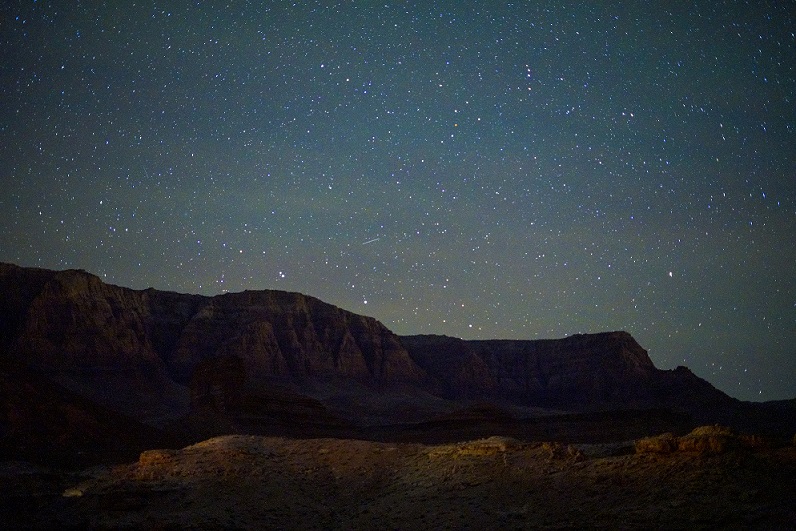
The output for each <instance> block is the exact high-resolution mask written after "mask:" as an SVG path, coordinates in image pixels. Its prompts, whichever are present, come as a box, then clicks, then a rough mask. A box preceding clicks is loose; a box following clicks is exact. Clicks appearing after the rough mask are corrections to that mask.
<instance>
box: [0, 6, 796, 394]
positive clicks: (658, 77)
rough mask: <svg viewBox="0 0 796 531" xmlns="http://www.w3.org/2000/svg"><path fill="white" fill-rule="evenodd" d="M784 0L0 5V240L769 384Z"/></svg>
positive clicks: (430, 327)
mask: <svg viewBox="0 0 796 531" xmlns="http://www.w3.org/2000/svg"><path fill="white" fill-rule="evenodd" d="M794 12H795V11H794V9H793V3H792V2H788V1H769V2H740V1H733V2H727V1H692V2H684V1H676V2H640V1H639V2H566V1H565V2H562V1H556V2H552V1H551V2H547V1H540V2H470V1H426V2H385V1H382V2H369V1H338V2H325V1H323V2H321V1H306V2H304V1H302V2H287V1H284V2H281V1H280V2H267V1H266V2H242V1H239V2H236V1H232V2H228V3H226V4H223V3H220V2H185V1H180V2H165V1H144V2H140V1H136V2H132V1H131V2H82V3H81V2H76V3H72V2H69V3H66V2H43V1H10V2H3V5H2V7H0V44H1V45H2V48H1V51H0V53H1V54H2V61H0V76H2V77H1V78H0V98H1V101H2V105H0V261H5V262H13V263H16V264H19V265H23V266H36V267H45V268H49V269H66V268H81V269H85V270H87V271H90V272H92V273H95V274H97V275H99V276H100V277H101V278H103V279H104V280H105V281H107V282H110V283H113V284H118V285H122V286H127V287H132V288H136V289H143V288H147V287H150V286H151V287H155V288H158V289H164V290H171V291H180V292H188V293H201V294H207V295H214V294H218V293H222V292H227V291H233V292H234V291H241V290H244V289H281V290H290V291H299V292H302V293H307V294H310V295H313V296H316V297H318V298H320V299H322V300H325V301H327V302H330V303H333V304H335V305H338V306H340V307H343V308H345V309H348V310H351V311H354V312H357V313H362V314H366V315H370V316H373V317H375V318H377V319H379V320H380V321H382V322H383V323H384V324H385V325H387V326H388V327H389V328H391V329H392V330H393V331H395V332H396V333H399V334H415V333H437V334H446V335H451V336H457V337H462V338H467V339H486V338H518V339H536V338H556V337H564V336H567V335H571V334H575V333H586V332H600V331H606V330H627V331H628V332H630V333H632V334H633V335H634V337H635V338H636V339H637V340H638V341H639V343H640V344H641V345H642V346H643V347H645V348H646V349H648V350H649V353H650V357H651V358H652V360H653V362H654V363H655V364H656V366H658V367H660V368H663V369H670V368H674V367H675V366H677V365H686V366H688V367H689V368H691V370H693V371H694V372H695V373H696V374H697V375H699V376H701V377H703V378H705V379H707V380H708V381H709V382H711V383H712V384H713V385H715V386H716V387H718V388H719V389H721V390H723V391H725V392H727V393H728V394H730V395H732V396H735V397H738V398H741V399H746V400H771V399H782V398H792V397H796V265H794V264H796V245H794V239H795V238H794V234H796V75H795V74H796V19H794V15H793V13H794Z"/></svg>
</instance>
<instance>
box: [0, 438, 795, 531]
mask: <svg viewBox="0 0 796 531" xmlns="http://www.w3.org/2000/svg"><path fill="white" fill-rule="evenodd" d="M0 480H2V481H3V483H4V484H5V486H6V487H5V488H4V492H5V494H4V497H3V501H2V502H1V503H2V505H0V509H2V512H1V513H0V514H2V515H3V516H2V519H3V520H5V522H4V527H6V528H95V529H96V528H147V529H169V528H195V529H199V528H201V529H209V528H225V529H235V528H238V529H241V528H247V529H256V528H260V529H527V528H572V527H590V528H595V527H597V528H645V529H648V528H690V529H700V528H731V529H732V528H735V529H748V528H758V529H763V528H765V529H789V528H790V529H792V528H793V526H794V524H796V507H794V505H793V500H794V499H796V498H795V497H794V494H796V447H795V446H793V444H791V441H788V442H787V443H784V444H780V445H773V446H772V444H771V443H770V442H769V441H765V440H762V439H760V438H755V437H743V436H737V435H735V434H733V433H731V432H729V430H726V429H723V428H719V427H706V428H699V429H697V430H695V431H694V432H692V433H691V434H689V435H686V436H682V437H675V436H673V435H671V434H666V435H661V436H657V437H650V438H645V439H640V440H636V441H626V442H619V443H605V444H581V445H566V444H561V443H552V442H521V441H519V440H517V439H513V438H509V437H489V438H485V439H479V440H474V441H469V442H462V443H453V444H436V445H428V444H419V443H380V442H369V441H361V440H347V439H333V438H318V439H290V438H284V437H261V436H249V435H228V436H220V437H214V438H212V439H209V440H206V441H203V442H200V443H198V444H194V445H191V446H188V447H185V448H183V449H180V450H176V449H160V450H148V451H145V452H143V453H141V455H140V457H139V459H138V460H137V461H136V462H133V463H129V464H123V465H116V466H112V467H108V466H97V467H91V468H87V469H83V470H80V471H72V472H69V473H66V472H63V471H61V472H56V471H53V470H48V469H46V468H41V467H36V466H33V465H29V464H23V463H12V462H8V463H5V464H3V465H2V467H1V468H0Z"/></svg>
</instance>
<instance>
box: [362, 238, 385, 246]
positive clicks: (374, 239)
mask: <svg viewBox="0 0 796 531" xmlns="http://www.w3.org/2000/svg"><path fill="white" fill-rule="evenodd" d="M380 239H381V238H373V239H372V240H368V241H366V242H365V243H363V244H362V245H367V244H369V243H373V242H377V241H379V240H380Z"/></svg>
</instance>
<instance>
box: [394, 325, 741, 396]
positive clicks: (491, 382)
mask: <svg viewBox="0 0 796 531" xmlns="http://www.w3.org/2000/svg"><path fill="white" fill-rule="evenodd" d="M401 341H402V343H403V344H404V346H406V348H407V349H408V350H409V353H410V356H411V357H412V359H413V360H414V361H415V362H416V363H417V364H418V365H419V366H420V367H422V368H423V369H425V370H426V371H427V372H428V373H429V374H431V375H433V376H434V377H435V378H436V379H437V382H438V383H439V386H440V389H441V394H442V395H443V396H445V397H447V398H451V399H487V398H495V397H498V398H502V399H504V400H507V401H510V402H513V403H519V404H525V405H540V406H546V407H555V408H563V409H577V410H595V409H596V410H599V409H615V408H625V409H629V408H645V407H660V406H664V405H665V406H672V405H683V404H684V403H685V402H686V401H685V400H681V396H680V395H681V394H683V393H685V394H687V395H689V396H688V400H689V401H693V400H694V399H699V400H710V401H712V402H716V401H719V402H722V401H727V400H731V399H729V397H727V396H726V395H724V394H723V393H721V392H720V391H718V390H716V389H715V388H713V386H711V385H710V384H708V383H707V382H705V381H704V380H701V379H699V378H697V377H696V376H694V375H693V374H692V373H691V372H690V371H688V370H687V369H684V368H681V369H678V370H676V371H663V370H659V369H657V368H655V366H654V365H653V363H652V361H651V360H650V358H649V356H648V355H647V351H646V350H644V349H643V348H642V347H641V346H640V345H639V344H638V343H637V342H636V340H635V339H633V337H632V336H631V335H630V334H628V333H627V332H606V333H597V334H585V335H574V336H570V337H567V338H564V339H555V340H534V341H523V340H486V341H465V340H461V339H456V338H451V337H445V336H407V337H402V338H401Z"/></svg>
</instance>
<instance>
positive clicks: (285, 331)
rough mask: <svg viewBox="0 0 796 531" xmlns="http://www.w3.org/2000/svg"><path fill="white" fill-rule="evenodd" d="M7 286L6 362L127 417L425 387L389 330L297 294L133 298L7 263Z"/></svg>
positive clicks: (1, 344) (0, 286)
mask: <svg viewBox="0 0 796 531" xmlns="http://www.w3.org/2000/svg"><path fill="white" fill-rule="evenodd" d="M0 290H2V292H3V293H4V297H3V300H2V306H0V311H1V312H2V314H1V316H2V321H1V322H0V334H2V335H0V348H2V356H0V359H3V360H5V361H6V362H9V363H11V362H14V363H19V364H22V365H24V366H25V367H26V368H28V369H35V370H37V371H40V372H44V373H46V374H48V375H50V376H51V377H52V378H53V379H54V380H55V381H57V382H58V383H60V384H61V385H64V386H65V387H67V388H69V389H72V390H74V391H77V392H79V393H82V394H85V395H87V396H90V397H91V398H92V399H95V400H98V401H99V402H101V403H104V404H106V405H109V406H111V407H114V408H116V409H120V410H123V411H125V412H127V413H134V414H139V415H140V414H141V413H142V412H145V413H146V414H147V415H149V416H158V415H168V414H172V415H175V414H182V413H185V411H186V410H187V407H188V404H189V400H190V399H191V398H193V400H194V402H197V401H198V402H207V401H208V400H210V401H211V402H213V401H215V402H219V403H220V402H224V398H223V397H221V396H218V395H219V393H221V394H224V393H231V392H232V390H233V389H236V388H239V387H240V386H242V385H249V386H256V385H258V384H261V383H263V382H266V381H269V380H279V381H287V382H292V383H298V384H300V383H301V382H305V381H308V380H324V379H330V378H342V379H350V380H356V381H357V382H359V383H361V384H365V385H368V386H371V387H372V388H377V389H378V388H382V387H401V386H423V385H425V384H426V383H427V381H428V376H427V375H426V374H425V372H424V371H423V370H422V369H421V368H420V367H418V366H417V365H416V364H415V363H414V362H413V361H412V359H411V358H410V357H409V354H408V353H407V351H406V350H405V349H404V347H403V346H402V345H401V343H400V340H399V339H398V337H397V336H396V335H395V334H393V333H392V332H390V331H389V330H388V329H387V328H386V327H385V326H384V325H382V324H381V323H379V322H378V321H376V320H375V319H372V318H370V317H365V316H361V315H356V314H353V313H350V312H347V311H345V310H342V309H340V308H337V307H334V306H332V305H329V304H326V303H323V302H321V301H319V300H317V299H315V298H313V297H309V296H305V295H301V294H298V293H285V292H278V291H258V292H244V293H235V294H228V295H220V296H217V297H202V296H196V295H181V294H176V293H168V292H160V291H156V290H152V289H149V290H143V291H136V290H131V289H126V288H122V287H118V286H113V285H109V284H105V283H103V282H102V281H101V280H100V279H99V278H97V277H96V276H94V275H91V274H88V273H86V272H83V271H75V270H70V271H62V272H53V271H44V270H39V269H28V268H21V267H17V266H13V265H9V264H0ZM230 371H232V372H234V374H227V373H229V372H230ZM233 383H234V385H233ZM238 392H239V391H235V393H238ZM212 393H215V395H216V396H215V397H214V398H212V400H211V399H210V398H209V394H212ZM230 399H234V397H230ZM227 401H229V400H227ZM145 416H146V415H145Z"/></svg>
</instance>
